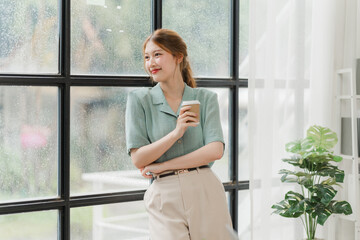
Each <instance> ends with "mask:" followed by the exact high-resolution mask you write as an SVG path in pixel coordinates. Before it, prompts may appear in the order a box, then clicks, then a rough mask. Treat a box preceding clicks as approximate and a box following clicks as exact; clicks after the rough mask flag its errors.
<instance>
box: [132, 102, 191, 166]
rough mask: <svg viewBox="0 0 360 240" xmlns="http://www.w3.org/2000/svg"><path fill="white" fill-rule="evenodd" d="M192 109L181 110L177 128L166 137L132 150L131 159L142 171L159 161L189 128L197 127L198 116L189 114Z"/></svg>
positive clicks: (183, 108)
mask: <svg viewBox="0 0 360 240" xmlns="http://www.w3.org/2000/svg"><path fill="white" fill-rule="evenodd" d="M190 108H191V107H190V106H186V107H182V108H181V109H180V114H179V118H178V119H177V123H176V128H175V129H174V130H173V131H171V132H170V133H169V134H167V135H166V136H165V137H163V138H161V139H159V140H157V141H156V142H153V143H151V144H148V145H145V146H143V147H140V148H133V149H131V150H130V154H131V159H132V161H133V163H134V165H135V166H136V167H137V168H139V169H142V168H144V167H145V166H147V165H149V164H151V163H152V162H154V161H156V160H157V159H159V158H160V157H161V156H162V155H163V154H164V153H165V152H166V151H167V150H169V148H170V147H171V146H172V145H173V144H174V143H175V142H176V141H177V140H178V139H179V138H181V137H182V136H183V135H184V133H185V131H186V129H187V128H188V127H190V126H191V127H197V125H196V119H195V117H196V114H195V113H193V112H188V111H189V110H190Z"/></svg>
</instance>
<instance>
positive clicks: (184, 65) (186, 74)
mask: <svg viewBox="0 0 360 240" xmlns="http://www.w3.org/2000/svg"><path fill="white" fill-rule="evenodd" d="M180 70H181V75H182V78H183V80H184V82H185V83H186V84H187V85H188V86H189V87H192V88H196V81H195V79H194V78H193V73H192V70H191V67H190V64H189V61H188V60H187V56H185V57H184V58H183V61H182V62H181V63H180Z"/></svg>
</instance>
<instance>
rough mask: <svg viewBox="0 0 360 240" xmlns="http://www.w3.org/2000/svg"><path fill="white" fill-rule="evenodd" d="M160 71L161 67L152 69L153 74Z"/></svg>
mask: <svg viewBox="0 0 360 240" xmlns="http://www.w3.org/2000/svg"><path fill="white" fill-rule="evenodd" d="M158 71H160V69H154V70H152V71H151V73H152V74H156V73H157V72H158Z"/></svg>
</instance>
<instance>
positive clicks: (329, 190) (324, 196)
mask: <svg viewBox="0 0 360 240" xmlns="http://www.w3.org/2000/svg"><path fill="white" fill-rule="evenodd" d="M312 192H313V193H316V195H317V196H318V197H319V198H321V200H320V201H321V202H322V203H323V204H325V205H328V204H329V203H330V202H331V200H332V199H333V198H334V197H335V195H336V193H337V191H336V190H335V189H334V188H333V187H332V186H330V185H321V184H316V185H315V186H314V189H313V191H312Z"/></svg>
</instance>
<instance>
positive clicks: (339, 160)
mask: <svg viewBox="0 0 360 240" xmlns="http://www.w3.org/2000/svg"><path fill="white" fill-rule="evenodd" d="M333 160H334V161H335V162H341V161H342V160H343V158H342V157H340V156H334V157H333Z"/></svg>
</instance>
